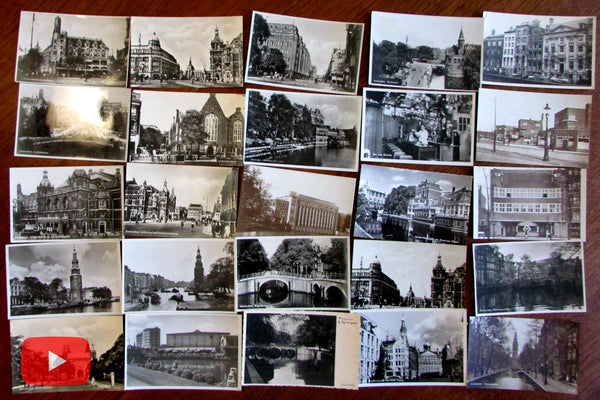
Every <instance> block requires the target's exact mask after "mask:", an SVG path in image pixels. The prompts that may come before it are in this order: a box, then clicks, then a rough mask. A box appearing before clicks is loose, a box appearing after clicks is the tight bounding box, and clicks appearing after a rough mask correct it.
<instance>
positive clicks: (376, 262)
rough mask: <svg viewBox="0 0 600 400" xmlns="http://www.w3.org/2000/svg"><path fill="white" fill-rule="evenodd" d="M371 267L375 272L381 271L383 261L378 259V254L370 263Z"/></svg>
mask: <svg viewBox="0 0 600 400" xmlns="http://www.w3.org/2000/svg"><path fill="white" fill-rule="evenodd" d="M369 268H370V269H371V271H373V272H379V273H381V261H379V260H378V259H377V256H375V260H373V262H371V264H369Z"/></svg>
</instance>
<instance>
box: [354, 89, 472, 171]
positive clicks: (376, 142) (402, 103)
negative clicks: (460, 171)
mask: <svg viewBox="0 0 600 400" xmlns="http://www.w3.org/2000/svg"><path fill="white" fill-rule="evenodd" d="M363 101H364V107H363V110H364V111H363V113H364V114H363V131H362V148H361V160H362V161H377V162H382V161H383V162H389V163H415V164H420V163H431V164H432V163H434V164H452V165H471V164H472V163H473V159H472V154H473V148H472V147H473V130H474V129H473V128H474V121H475V95H474V94H473V93H465V92H463V93H460V92H456V93H450V92H424V91H419V92H417V91H406V90H404V91H397V90H396V91H389V90H387V91H386V90H381V89H365V90H364V96H363Z"/></svg>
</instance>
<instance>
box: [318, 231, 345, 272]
mask: <svg viewBox="0 0 600 400" xmlns="http://www.w3.org/2000/svg"><path fill="white" fill-rule="evenodd" d="M346 243H347V242H346V240H344V239H331V247H329V249H327V251H326V252H325V253H324V254H323V257H322V260H323V264H325V270H326V271H327V272H331V273H336V274H345V273H346V265H347V262H348V261H347V254H348V248H347V247H346Z"/></svg>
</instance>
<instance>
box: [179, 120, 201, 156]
mask: <svg viewBox="0 0 600 400" xmlns="http://www.w3.org/2000/svg"><path fill="white" fill-rule="evenodd" d="M179 126H180V127H181V140H182V141H183V142H184V143H185V145H186V146H187V148H188V149H191V151H192V152H193V149H194V146H195V147H196V152H197V153H199V152H200V146H201V145H203V144H204V143H206V139H208V133H207V132H206V131H205V128H204V117H203V115H202V114H200V111H198V110H187V111H186V112H185V114H183V116H182V117H181V123H180V124H179Z"/></svg>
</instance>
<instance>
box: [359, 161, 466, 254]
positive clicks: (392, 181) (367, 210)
mask: <svg viewBox="0 0 600 400" xmlns="http://www.w3.org/2000/svg"><path fill="white" fill-rule="evenodd" d="M471 187H472V176H470V175H454V174H445V173H440V172H430V171H419V170H409V169H402V168H393V167H381V166H377V165H368V164H364V165H363V166H362V168H361V171H360V182H359V189H358V197H357V200H356V216H355V218H356V219H355V223H354V237H355V238H361V239H384V240H396V241H402V242H422V243H438V244H443V243H446V244H459V245H466V244H467V232H468V230H469V218H470V211H471V197H472V196H471V195H472V193H471V192H472V189H471Z"/></svg>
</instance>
